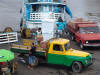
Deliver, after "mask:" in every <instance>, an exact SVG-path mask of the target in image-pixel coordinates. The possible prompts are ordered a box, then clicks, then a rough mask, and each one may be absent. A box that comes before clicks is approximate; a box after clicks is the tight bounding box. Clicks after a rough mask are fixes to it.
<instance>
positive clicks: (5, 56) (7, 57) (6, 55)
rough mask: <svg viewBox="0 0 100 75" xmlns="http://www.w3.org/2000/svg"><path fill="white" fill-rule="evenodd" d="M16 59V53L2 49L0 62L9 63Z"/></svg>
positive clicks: (0, 50)
mask: <svg viewBox="0 0 100 75" xmlns="http://www.w3.org/2000/svg"><path fill="white" fill-rule="evenodd" d="M13 59H14V53H12V52H11V51H9V50H6V49H0V62H7V61H11V60H13Z"/></svg>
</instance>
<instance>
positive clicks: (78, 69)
mask: <svg viewBox="0 0 100 75" xmlns="http://www.w3.org/2000/svg"><path fill="white" fill-rule="evenodd" d="M82 70H83V66H82V64H81V63H80V62H77V61H76V62H74V63H73V64H72V71H73V72H78V73H79V72H82Z"/></svg>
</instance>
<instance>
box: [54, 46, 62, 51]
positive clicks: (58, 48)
mask: <svg viewBox="0 0 100 75" xmlns="http://www.w3.org/2000/svg"><path fill="white" fill-rule="evenodd" d="M53 50H54V51H63V49H62V47H61V45H57V44H55V45H53Z"/></svg>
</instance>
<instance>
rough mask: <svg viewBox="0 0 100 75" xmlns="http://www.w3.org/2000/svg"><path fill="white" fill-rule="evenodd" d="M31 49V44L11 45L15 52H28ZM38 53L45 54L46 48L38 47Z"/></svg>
mask: <svg viewBox="0 0 100 75" xmlns="http://www.w3.org/2000/svg"><path fill="white" fill-rule="evenodd" d="M29 50H30V46H24V45H16V44H13V45H12V46H11V51H12V52H14V53H23V54H28V53H29ZM36 54H38V55H42V56H45V55H46V50H44V49H42V48H39V47H38V48H36Z"/></svg>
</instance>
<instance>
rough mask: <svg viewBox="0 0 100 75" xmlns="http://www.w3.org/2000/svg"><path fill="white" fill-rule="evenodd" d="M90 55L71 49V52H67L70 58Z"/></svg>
mask: <svg viewBox="0 0 100 75" xmlns="http://www.w3.org/2000/svg"><path fill="white" fill-rule="evenodd" d="M89 54H90V53H88V52H84V51H79V50H74V49H70V50H68V51H66V55H69V56H78V57H86V56H89Z"/></svg>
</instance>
